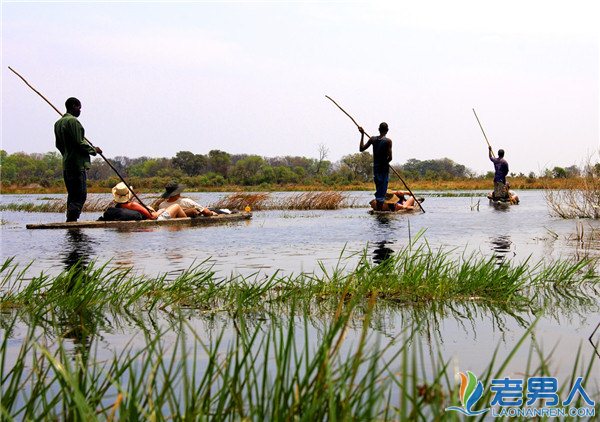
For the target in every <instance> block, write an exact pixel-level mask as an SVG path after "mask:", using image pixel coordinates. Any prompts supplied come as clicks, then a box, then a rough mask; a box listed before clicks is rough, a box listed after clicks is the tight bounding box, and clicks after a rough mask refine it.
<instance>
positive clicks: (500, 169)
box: [488, 146, 509, 199]
mask: <svg viewBox="0 0 600 422" xmlns="http://www.w3.org/2000/svg"><path fill="white" fill-rule="evenodd" d="M488 156H489V157H490V161H491V162H492V163H494V170H495V173H494V193H493V194H492V197H493V198H495V199H508V196H509V195H508V188H507V186H506V175H507V174H508V163H507V162H506V160H505V159H504V150H503V149H499V150H498V158H494V155H493V152H492V147H491V146H490V147H488Z"/></svg>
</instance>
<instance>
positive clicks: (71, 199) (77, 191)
mask: <svg viewBox="0 0 600 422" xmlns="http://www.w3.org/2000/svg"><path fill="white" fill-rule="evenodd" d="M65 106H66V109H67V112H66V113H65V114H64V115H63V116H62V117H61V118H60V119H59V120H58V121H57V122H56V123H55V124H54V135H55V137H56V148H57V149H58V150H59V151H60V153H61V154H62V157H63V159H62V165H63V179H64V181H65V187H66V188H67V222H69V221H77V220H78V219H79V216H80V215H81V210H82V209H83V204H85V200H86V199H87V170H88V169H89V168H90V155H96V154H102V150H101V149H100V148H98V147H92V146H91V145H90V144H89V143H88V142H87V141H86V140H85V138H84V130H83V126H82V125H81V123H80V122H79V120H77V117H79V115H80V114H81V102H80V101H79V100H78V99H77V98H73V97H71V98H69V99H67V101H66V102H65Z"/></svg>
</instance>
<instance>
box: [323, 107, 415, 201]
mask: <svg viewBox="0 0 600 422" xmlns="http://www.w3.org/2000/svg"><path fill="white" fill-rule="evenodd" d="M325 97H326V98H327V99H328V100H330V101H331V102H332V103H333V104H335V105H336V106H337V107H338V108H339V109H340V110H342V111H343V112H344V114H345V115H346V116H348V117H350V120H352V121H353V122H354V124H355V125H356V127H360V125H359V124H358V123H356V120H354V118H353V117H352V116H351V115H350V114H348V112H347V111H346V110H344V109H343V108H342V107H341V106H340V105H339V104H338V103H336V102H335V101H334V100H333V98H331V97H330V96H329V95H325ZM364 134H365V135H367V137H369V138H370V136H369V134H368V133H367V132H364ZM388 166H389V167H390V168H391V169H392V171H393V172H394V173H395V174H396V176H398V179H400V181H401V182H402V183H403V184H404V187H405V188H406V190H407V191H408V192H409V193H410V195H411V196H412V197H413V198H415V202H416V203H417V204H419V207H420V208H421V211H423V212H425V210H424V209H423V205H421V203H420V202H419V200H418V199H417V197H416V196H415V194H414V193H412V191H411V190H410V188H409V187H408V185H407V184H406V182H405V181H404V179H402V177H401V176H400V174H398V172H397V171H396V169H395V168H394V167H392V166H391V165H390V164H388Z"/></svg>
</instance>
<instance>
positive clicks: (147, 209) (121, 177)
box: [8, 66, 152, 214]
mask: <svg viewBox="0 0 600 422" xmlns="http://www.w3.org/2000/svg"><path fill="white" fill-rule="evenodd" d="M8 68H9V69H10V71H11V72H12V73H14V74H15V75H17V76H18V77H19V78H20V79H21V80H22V81H23V82H25V85H27V86H28V87H29V88H31V89H32V90H33V92H35V93H36V94H37V95H39V96H40V97H42V99H43V100H44V101H46V102H47V103H48V105H50V107H52V108H53V109H54V110H55V111H56V112H57V113H58V114H60V115H61V116H62V115H63V114H62V113H61V112H60V110H59V109H57V108H56V107H55V106H54V104H52V103H51V102H50V101H48V99H47V98H46V97H44V96H43V95H42V94H41V93H40V91H38V90H37V89H35V88H34V87H33V86H31V84H30V83H29V82H27V80H26V79H25V78H24V77H23V76H21V75H20V74H19V73H18V72H17V71H16V70H14V69H13V68H12V67H10V66H8ZM83 139H84V140H85V141H86V142H87V143H88V144H90V146H91V147H92V148H96V147H95V146H94V144H92V143H91V142H90V140H89V139H87V138H85V137H84V138H83ZM98 154H99V155H100V157H102V158H103V159H104V161H106V164H108V166H109V167H110V168H111V169H113V171H114V172H115V173H116V174H117V176H119V179H121V182H123V183H125V185H126V186H127V187H129V184H128V183H127V182H126V181H125V179H123V176H121V174H120V173H119V172H118V171H117V169H116V168H115V167H114V166H113V165H112V164H111V163H110V161H108V159H107V158H106V157H105V156H104V154H102V153H101V152H99V153H98ZM130 190H131V189H130ZM131 193H132V194H133V196H134V197H135V199H137V200H138V202H139V203H140V204H141V205H142V206H143V207H144V208H146V211H148V212H149V213H151V214H152V211H150V209H149V208H148V207H147V206H146V204H144V203H143V202H142V200H141V199H140V198H139V197H138V196H137V195H136V194H135V192H134V191H133V190H131Z"/></svg>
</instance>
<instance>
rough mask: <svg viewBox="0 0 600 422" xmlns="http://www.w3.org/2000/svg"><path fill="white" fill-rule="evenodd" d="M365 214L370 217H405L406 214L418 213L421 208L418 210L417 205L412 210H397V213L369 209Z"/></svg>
mask: <svg viewBox="0 0 600 422" xmlns="http://www.w3.org/2000/svg"><path fill="white" fill-rule="evenodd" d="M367 212H368V213H369V214H371V215H401V214H404V215H406V214H414V213H420V212H421V208H419V206H418V205H417V206H416V207H415V208H413V209H412V210H406V209H403V210H398V211H376V210H373V209H371V210H369V211H367Z"/></svg>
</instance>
